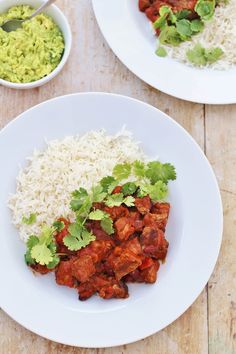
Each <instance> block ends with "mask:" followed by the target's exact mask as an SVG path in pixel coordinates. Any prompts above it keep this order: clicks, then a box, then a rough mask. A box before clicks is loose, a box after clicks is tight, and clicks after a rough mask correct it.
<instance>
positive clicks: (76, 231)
mask: <svg viewBox="0 0 236 354" xmlns="http://www.w3.org/2000/svg"><path fill="white" fill-rule="evenodd" d="M68 231H69V233H70V235H71V236H74V237H78V236H80V234H81V232H82V227H81V225H79V224H78V223H73V224H70V225H69V227H68Z"/></svg>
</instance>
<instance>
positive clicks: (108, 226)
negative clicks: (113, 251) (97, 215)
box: [101, 217, 114, 235]
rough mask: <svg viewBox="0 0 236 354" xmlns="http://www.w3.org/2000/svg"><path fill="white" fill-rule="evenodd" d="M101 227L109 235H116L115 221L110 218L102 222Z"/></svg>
mask: <svg viewBox="0 0 236 354" xmlns="http://www.w3.org/2000/svg"><path fill="white" fill-rule="evenodd" d="M101 227H102V228H103V230H104V231H105V232H106V233H107V234H108V235H111V234H113V233H114V229H113V221H112V219H111V218H110V217H107V218H105V219H102V220H101Z"/></svg>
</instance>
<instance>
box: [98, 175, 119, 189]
mask: <svg viewBox="0 0 236 354" xmlns="http://www.w3.org/2000/svg"><path fill="white" fill-rule="evenodd" d="M114 183H115V184H116V183H117V181H116V179H115V178H114V177H113V176H107V177H104V178H103V179H102V180H101V181H100V185H101V186H102V188H103V192H106V193H109V190H110V186H114ZM115 187H116V185H115ZM115 187H114V188H115ZM114 188H113V189H114ZM110 193H111V192H110Z"/></svg>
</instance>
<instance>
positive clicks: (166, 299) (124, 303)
mask: <svg viewBox="0 0 236 354" xmlns="http://www.w3.org/2000/svg"><path fill="white" fill-rule="evenodd" d="M124 124H125V125H126V127H127V129H129V130H131V131H132V132H133V134H134V137H135V138H136V139H137V140H139V141H141V142H142V146H143V149H144V151H145V152H146V153H147V154H148V155H149V156H150V157H155V156H156V155H158V156H159V158H160V159H161V160H162V161H166V162H171V163H173V164H174V165H175V166H176V169H177V173H178V179H177V181H176V182H172V183H171V184H170V198H169V199H170V202H171V204H172V209H171V214H170V219H169V223H168V228H167V234H166V236H167V239H168V240H169V242H170V248H169V252H168V256H167V261H166V263H165V264H164V265H162V266H161V268H160V271H159V273H158V281H157V283H156V284H154V285H143V284H140V285H139V284H136V285H133V286H129V288H130V297H129V298H128V299H126V300H109V301H105V300H102V299H100V298H98V297H93V298H91V299H89V300H88V301H86V302H80V301H78V300H77V293H76V291H75V290H73V289H69V288H66V287H60V286H58V285H56V283H55V282H54V280H53V275H52V274H50V275H47V276H33V274H32V272H31V271H30V270H29V269H28V268H27V267H26V266H25V264H24V259H23V255H24V251H25V247H24V245H23V244H22V243H21V241H20V240H19V237H18V234H17V231H16V230H15V228H14V227H13V226H12V225H11V215H10V212H9V210H8V208H7V207H6V200H7V198H8V195H9V193H10V192H14V189H15V178H16V176H17V174H18V172H19V164H21V165H24V164H25V158H26V157H27V156H30V155H31V154H32V152H33V149H34V148H37V149H41V148H43V147H44V146H45V143H44V138H47V140H50V139H55V138H59V139H60V138H63V137H64V136H66V135H74V134H78V133H81V134H83V133H84V132H87V131H90V130H92V129H93V130H97V129H100V128H105V129H106V130H107V131H108V132H109V133H116V132H117V131H118V130H120V129H121V127H122V126H123V125H124ZM0 165H1V166H2V169H1V175H0V218H1V221H0V224H1V232H0V245H1V257H0V279H1V284H2V286H1V291H0V306H1V307H2V308H3V310H4V311H6V312H7V313H8V314H9V315H10V316H11V317H12V318H13V319H15V320H16V321H17V322H19V323H20V324H22V325H23V326H24V327H26V328H28V329H30V330H31V331H33V332H35V333H37V334H39V335H41V336H43V337H46V338H49V339H51V340H54V341H57V342H61V343H65V344H70V345H74V346H81V347H109V346H115V345H121V344H125V343H130V342H133V341H136V340H139V339H141V338H144V337H146V336H149V335H151V334H153V333H155V332H157V331H159V330H160V329H162V328H164V327H165V326H167V325H168V324H170V323H171V322H172V321H174V320H175V319H176V318H177V317H179V316H180V315H181V314H182V313H183V312H184V311H185V310H186V309H187V308H188V307H189V306H190V305H191V304H192V303H193V301H194V300H195V299H196V297H197V296H198V295H199V294H200V292H201V291H202V289H203V287H204V286H205V284H206V282H207V281H208V279H209V277H210V274H211V272H212V270H213V267H214V265H215V262H216V259H217V256H218V253H219V248H220V244H221V235H222V207H221V198H220V194H219V189H218V186H217V182H216V179H215V176H214V174H213V172H212V169H211V167H210V165H209V163H208V161H207V159H206V158H205V156H204V154H203V153H202V151H201V150H200V148H199V147H198V145H197V144H196V143H195V142H194V140H193V139H192V138H191V136H190V135H189V134H188V133H187V132H186V131H185V130H184V129H183V128H181V126H180V125H178V124H177V123H176V122H175V121H174V120H172V119H171V118H169V117H168V116H167V115H165V114H164V113H162V112H160V111H159V110H157V109H156V108H154V107H152V106H149V105H147V104H145V103H143V102H140V101H137V100H134V99H131V98H128V97H123V96H119V95H112V94H104V93H85V94H75V95H69V96H64V97H59V98H56V99H53V100H50V101H47V102H44V103H42V104H40V105H38V106H36V107H33V108H31V109H29V110H28V111H26V112H24V113H23V114H21V115H20V116H19V117H18V118H17V119H15V120H14V121H12V122H11V123H10V124H8V125H7V126H6V127H5V128H4V129H3V130H2V131H1V133H0Z"/></svg>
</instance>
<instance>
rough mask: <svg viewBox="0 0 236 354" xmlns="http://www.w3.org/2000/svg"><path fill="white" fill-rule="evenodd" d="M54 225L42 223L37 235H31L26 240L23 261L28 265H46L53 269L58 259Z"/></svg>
mask: <svg viewBox="0 0 236 354" xmlns="http://www.w3.org/2000/svg"><path fill="white" fill-rule="evenodd" d="M54 232H55V228H54V227H49V226H47V225H44V226H43V227H42V230H41V233H40V235H39V236H36V235H31V236H30V237H29V239H28V241H27V244H26V245H27V251H26V254H25V261H26V263H27V264H28V265H33V264H36V263H38V264H40V265H46V266H47V268H48V269H53V268H54V267H55V266H56V265H57V264H58V263H59V261H60V259H59V257H58V255H57V254H56V244H55V240H54V237H53V234H54Z"/></svg>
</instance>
